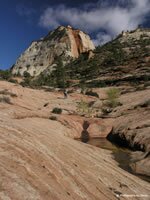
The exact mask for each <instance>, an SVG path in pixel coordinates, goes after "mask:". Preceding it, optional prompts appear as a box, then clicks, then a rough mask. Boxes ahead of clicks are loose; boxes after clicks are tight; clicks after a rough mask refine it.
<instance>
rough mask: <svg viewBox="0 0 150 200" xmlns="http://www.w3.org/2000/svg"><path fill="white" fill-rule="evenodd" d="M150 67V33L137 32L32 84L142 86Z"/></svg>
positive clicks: (43, 76) (98, 48)
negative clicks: (139, 83) (139, 84)
mask: <svg viewBox="0 0 150 200" xmlns="http://www.w3.org/2000/svg"><path fill="white" fill-rule="evenodd" d="M149 67H150V29H136V30H134V31H131V32H122V33H121V34H120V35H118V37H117V38H116V39H114V40H113V41H111V42H109V43H107V44H105V45H103V46H98V47H97V48H96V49H95V50H94V51H93V52H91V56H90V58H89V54H81V55H80V57H79V58H78V59H76V60H75V61H73V62H71V63H69V64H67V65H66V66H65V67H63V68H62V65H61V63H60V65H59V69H58V70H55V71H53V72H52V73H51V74H50V75H48V74H45V73H42V74H41V75H40V76H39V77H38V79H37V80H36V81H35V83H36V84H37V85H43V84H46V85H50V86H60V85H63V86H64V82H65V84H66V85H69V84H71V82H73V83H75V82H76V83H78V82H80V83H81V84H85V85H87V86H89V87H97V86H101V87H103V86H107V85H119V84H126V83H129V84H136V83H137V82H141V83H142V82H144V83H145V82H148V81H149V78H150V70H149ZM58 79H59V81H58ZM73 80H74V81H73ZM58 82H59V84H57V83H58ZM60 82H61V83H60ZM62 83H63V84H62Z"/></svg>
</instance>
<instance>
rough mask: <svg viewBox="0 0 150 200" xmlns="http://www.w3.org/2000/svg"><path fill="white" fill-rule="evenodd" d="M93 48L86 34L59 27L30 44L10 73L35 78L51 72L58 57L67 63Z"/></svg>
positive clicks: (68, 27) (70, 28)
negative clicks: (24, 74)
mask: <svg viewBox="0 0 150 200" xmlns="http://www.w3.org/2000/svg"><path fill="white" fill-rule="evenodd" d="M94 48H95V47H94V44H93V42H92V40H91V39H90V37H89V35H87V34H86V33H84V32H82V31H80V30H75V29H73V28H72V27H70V26H67V27H64V26H60V27H58V28H57V29H56V30H54V31H51V32H50V33H49V34H48V35H47V36H46V37H44V38H42V39H40V40H37V41H34V42H32V44H31V45H30V46H29V48H27V50H26V51H25V52H24V53H23V54H22V55H21V56H20V57H19V58H18V60H17V61H16V63H15V65H14V66H13V69H12V73H13V74H18V73H19V74H21V75H23V73H24V72H25V71H26V72H28V73H29V74H30V75H32V76H37V75H39V74H40V73H41V72H43V71H44V70H48V71H49V72H51V71H52V70H53V68H54V67H55V66H56V63H57V59H58V57H61V59H62V61H63V62H64V63H67V62H69V61H70V60H71V59H73V58H78V57H79V55H80V54H81V53H84V52H88V51H90V50H93V49H94Z"/></svg>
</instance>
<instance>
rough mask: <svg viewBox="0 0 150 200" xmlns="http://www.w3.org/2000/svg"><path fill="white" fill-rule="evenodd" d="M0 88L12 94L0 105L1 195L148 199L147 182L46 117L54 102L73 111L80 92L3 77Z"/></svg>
mask: <svg viewBox="0 0 150 200" xmlns="http://www.w3.org/2000/svg"><path fill="white" fill-rule="evenodd" d="M0 89H1V90H4V89H5V90H6V89H7V90H8V91H9V92H11V93H15V94H16V95H17V97H10V95H8V96H9V97H10V98H11V103H12V104H7V103H2V102H1V103H0V199H2V200H6V199H12V200H20V199H21V200H25V199H29V200H31V199H33V200H41V199H42V200H67V199H68V200H71V199H74V200H80V199H86V200H94V199H95V200H96V199H97V200H108V199H112V200H113V199H128V197H127V196H120V197H118V196H117V195H127V194H128V195H132V197H131V198H130V199H148V198H149V197H148V195H150V187H149V184H148V183H147V182H145V181H142V180H141V179H139V178H138V177H135V176H133V175H131V174H129V173H127V172H126V171H124V170H122V169H121V168H119V167H118V164H117V163H116V161H114V160H113V158H112V155H111V152H110V151H107V150H103V149H100V148H96V147H94V146H90V145H87V144H83V143H81V142H78V141H75V140H73V139H71V138H70V137H68V136H71V129H70V127H68V126H67V125H65V124H63V123H62V122H60V121H52V120H50V119H48V117H49V116H50V111H51V109H52V108H53V107H56V106H59V107H61V108H63V109H65V108H66V109H68V110H69V111H75V109H76V105H75V102H76V101H77V100H79V99H80V98H81V96H80V94H72V95H70V97H69V98H68V99H65V100H64V99H63V95H62V94H61V93H59V92H51V93H48V92H44V91H42V90H32V89H27V88H22V87H21V86H18V85H14V84H11V83H7V82H4V81H3V82H2V81H1V82H0ZM84 98H86V100H88V101H91V97H84ZM45 103H49V104H48V106H46V107H44V106H43V105H44V104H45ZM65 116H66V114H65V115H64V119H65ZM70 116H71V115H70ZM62 118H63V114H62ZM80 120H81V119H80V117H79V122H80ZM73 132H74V131H73ZM73 134H74V133H73ZM66 135H68V136H66ZM134 195H135V196H134ZM136 195H145V197H141V198H137V197H136Z"/></svg>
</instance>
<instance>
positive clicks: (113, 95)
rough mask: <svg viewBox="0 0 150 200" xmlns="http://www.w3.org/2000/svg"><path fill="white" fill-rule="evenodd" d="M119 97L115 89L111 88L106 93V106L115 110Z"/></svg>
mask: <svg viewBox="0 0 150 200" xmlns="http://www.w3.org/2000/svg"><path fill="white" fill-rule="evenodd" d="M119 95H120V92H119V90H118V89H117V88H111V89H109V90H108V91H107V103H106V104H107V106H109V107H111V108H115V107H116V106H118V103H119V102H118V97H119Z"/></svg>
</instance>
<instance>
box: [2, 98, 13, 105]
mask: <svg viewBox="0 0 150 200" xmlns="http://www.w3.org/2000/svg"><path fill="white" fill-rule="evenodd" d="M0 102H2V103H7V104H12V103H11V101H10V98H9V97H5V96H2V97H0Z"/></svg>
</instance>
